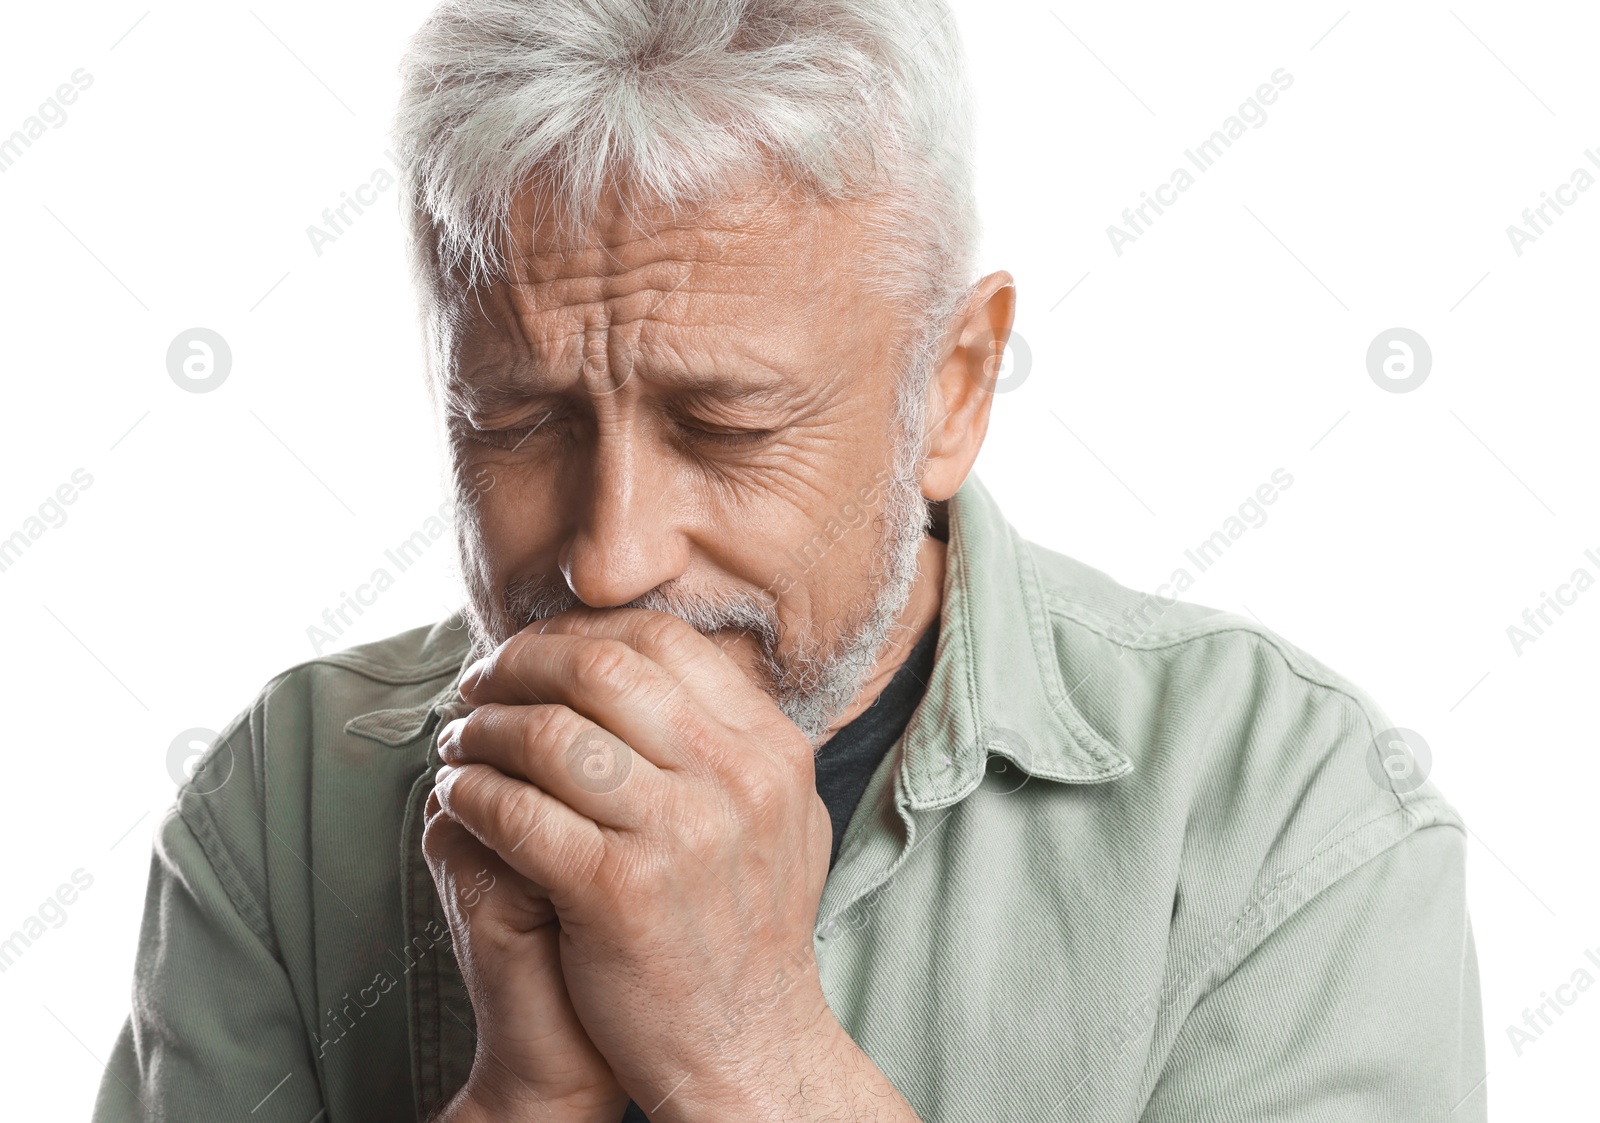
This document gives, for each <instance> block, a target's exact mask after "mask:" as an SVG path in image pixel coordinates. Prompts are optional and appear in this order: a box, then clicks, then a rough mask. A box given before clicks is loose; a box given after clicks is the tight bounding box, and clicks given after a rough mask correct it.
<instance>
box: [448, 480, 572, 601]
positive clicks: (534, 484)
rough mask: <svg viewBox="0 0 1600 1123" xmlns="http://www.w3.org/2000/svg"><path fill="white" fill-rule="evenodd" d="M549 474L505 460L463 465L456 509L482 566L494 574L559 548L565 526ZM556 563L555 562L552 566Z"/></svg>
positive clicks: (476, 558)
mask: <svg viewBox="0 0 1600 1123" xmlns="http://www.w3.org/2000/svg"><path fill="white" fill-rule="evenodd" d="M548 479H549V477H548V476H547V475H541V474H539V473H532V472H529V471H527V470H525V469H523V468H520V467H518V466H517V465H514V464H508V463H506V462H503V461H490V460H480V461H478V462H477V463H469V464H463V465H460V466H459V467H458V469H457V472H456V480H457V490H458V493H459V494H460V495H461V497H462V502H460V503H458V508H457V509H458V510H460V511H461V512H462V513H463V514H462V528H463V530H464V532H465V534H466V539H467V541H468V543H469V546H470V548H471V549H472V552H473V553H474V555H475V560H476V562H477V564H478V567H479V568H480V569H482V570H484V571H486V572H489V573H493V574H494V575H495V576H497V577H498V576H499V575H500V574H502V573H504V572H506V571H509V570H511V569H521V568H524V567H526V566H527V565H528V564H529V562H530V560H533V561H535V562H537V560H538V559H541V558H543V556H544V555H545V554H546V553H548V554H549V555H550V557H551V558H552V559H553V558H554V556H555V553H556V551H557V549H558V547H559V533H560V529H559V528H560V527H561V525H562V519H561V516H560V511H559V510H558V509H557V506H556V504H555V501H554V497H555V495H556V494H558V489H557V488H555V487H553V486H551V485H550V484H549V483H548V482H546V481H547V480H548ZM551 565H553V561H552V562H551Z"/></svg>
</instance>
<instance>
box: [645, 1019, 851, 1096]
mask: <svg viewBox="0 0 1600 1123" xmlns="http://www.w3.org/2000/svg"><path fill="white" fill-rule="evenodd" d="M818 997H819V1000H820V995H819V996H818ZM787 1025H788V1028H787V1029H785V1030H784V1031H781V1032H774V1033H772V1034H770V1035H763V1036H761V1037H758V1036H757V1035H755V1034H754V1033H751V1032H748V1031H747V1032H744V1033H742V1034H740V1035H739V1043H740V1047H739V1049H738V1051H737V1056H735V1055H732V1054H731V1053H722V1054H721V1055H720V1056H719V1057H718V1058H717V1060H716V1061H714V1062H710V1063H707V1064H705V1065H704V1066H700V1067H695V1068H691V1070H690V1071H689V1073H687V1074H686V1075H685V1076H684V1077H683V1079H682V1082H681V1083H680V1084H679V1085H678V1087H677V1088H675V1089H674V1090H673V1091H672V1093H671V1094H670V1095H668V1096H667V1098H666V1100H665V1101H664V1102H663V1103H662V1104H661V1106H660V1108H659V1109H658V1110H657V1111H655V1112H652V1113H651V1119H652V1120H655V1121H657V1123H697V1121H700V1120H705V1119H738V1120H740V1121H741V1123H780V1121H781V1123H799V1121H802V1120H812V1119H817V1120H823V1119H829V1120H831V1119H841V1118H855V1117H856V1116H854V1115H850V1114H846V1113H843V1109H844V1108H845V1107H846V1105H848V1104H849V1103H850V1101H851V1099H852V1098H853V1091H852V1085H854V1084H856V1083H857V1082H858V1074H859V1072H860V1070H861V1069H862V1067H863V1066H864V1067H866V1068H868V1069H871V1070H872V1071H873V1073H874V1074H876V1072H877V1070H876V1067H875V1066H874V1065H873V1064H872V1061H871V1060H870V1059H869V1058H868V1057H867V1056H866V1054H865V1053H863V1052H862V1051H861V1049H860V1047H859V1046H857V1045H856V1043H855V1041H854V1040H853V1039H852V1038H851V1037H850V1035H849V1034H848V1033H847V1032H846V1031H845V1029H844V1027H843V1026H842V1025H840V1024H839V1021H838V1019H837V1018H835V1017H834V1015H833V1011H832V1010H830V1009H829V1008H828V1006H827V1004H826V1002H825V1001H819V1003H818V1008H817V1010H816V1011H815V1012H814V1013H809V1014H808V1015H807V1016H806V1017H805V1018H804V1019H799V1020H791V1021H789V1022H788V1023H787ZM680 1071H681V1070H680ZM879 1078H880V1079H882V1078H881V1077H879Z"/></svg>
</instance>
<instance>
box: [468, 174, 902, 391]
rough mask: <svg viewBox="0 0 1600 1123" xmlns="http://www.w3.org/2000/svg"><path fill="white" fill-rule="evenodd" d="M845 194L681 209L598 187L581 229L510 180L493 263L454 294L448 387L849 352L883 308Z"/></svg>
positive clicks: (715, 369)
mask: <svg viewBox="0 0 1600 1123" xmlns="http://www.w3.org/2000/svg"><path fill="white" fill-rule="evenodd" d="M860 229H861V227H860V216H859V214H858V212H857V211H856V210H855V209H853V208H848V207H838V206H831V205H818V204H807V203H804V202H798V201H796V200H793V199H791V198H789V197H787V196H785V195H783V194H780V193H778V192H776V191H773V190H767V191H755V192H751V193H748V194H744V195H740V196H736V197H733V198H731V199H729V200H726V201H723V202H720V203H719V204H717V205H715V206H709V207H704V208H701V209H699V210H697V211H695V212H693V213H691V214H679V215H676V216H675V215H673V214H671V213H668V212H664V211H662V210H660V209H652V208H649V207H640V206H638V205H637V204H635V203H631V202H629V201H627V200H626V199H623V198H620V197H618V196H616V195H615V194H613V195H612V196H610V197H609V198H608V199H607V200H605V201H604V202H603V203H602V205H601V208H600V210H599V213H598V215H597V217H596V218H595V220H594V221H593V222H592V223H590V224H589V225H588V226H587V227H586V228H585V229H584V230H583V232H582V234H581V236H578V237H573V236H567V235H563V234H562V232H561V231H560V229H559V227H558V225H557V223H556V222H555V221H553V220H552V219H550V218H549V217H548V216H546V215H544V214H543V211H542V207H541V200H540V198H539V197H537V196H535V195H530V194H525V195H524V196H522V197H521V198H520V199H519V200H518V203H517V205H516V207H515V208H514V209H513V212H512V214H511V216H510V222H509V223H508V243H509V244H508V247H507V249H508V257H509V259H510V261H511V266H512V267H511V269H510V270H509V271H508V272H509V277H508V279H506V280H502V281H499V282H497V283H496V284H494V285H493V286H492V287H490V288H489V289H488V290H486V291H482V292H479V293H476V294H473V296H472V298H471V299H469V301H468V302H467V304H466V308H465V312H466V322H465V324H464V325H463V330H461V331H460V332H459V333H458V335H457V342H456V359H457V362H456V363H455V364H454V368H455V371H456V375H455V376H454V378H453V379H452V381H454V382H455V383H457V386H458V389H464V390H468V391H476V394H475V395H474V396H483V397H485V398H487V397H493V396H496V394H497V391H502V390H503V391H504V392H505V393H506V394H507V395H515V394H518V393H525V392H527V391H529V390H532V391H551V390H560V389H565V388H567V387H570V386H572V385H574V384H576V383H578V382H579V381H581V380H582V379H584V378H585V377H586V376H590V377H592V376H594V375H595V373H596V371H602V372H607V373H609V374H610V376H611V377H612V378H613V379H616V378H620V377H624V376H626V377H629V378H631V377H633V376H634V375H635V374H638V375H641V376H643V377H644V378H646V379H650V380H654V381H658V382H662V383H672V382H685V383H694V384H696V385H695V388H696V389H704V390H710V391H713V392H714V391H715V390H716V389H717V388H718V387H722V388H725V389H727V390H729V391H746V390H748V391H760V390H761V389H762V388H763V387H765V388H767V389H777V388H779V387H780V386H781V384H782V383H783V382H784V381H785V380H793V379H795V378H797V377H802V376H803V374H804V371H805V368H806V367H807V365H808V363H809V364H816V363H818V362H819V361H825V360H826V359H827V358H828V357H829V356H830V355H835V353H837V354H836V355H835V357H842V356H843V355H844V354H845V353H847V352H852V351H853V352H855V353H856V354H858V355H859V348H860V346H861V345H862V340H860V339H857V338H854V337H855V336H857V335H866V336H872V335H874V334H876V335H877V336H879V337H881V336H882V335H883V334H885V332H884V328H885V324H884V323H883V321H884V320H885V319H886V317H887V310H886V309H882V308H875V307H871V306H870V304H871V302H868V301H865V300H864V299H863V296H864V293H863V291H862V285H861V281H860V277H859V274H858V273H857V271H856V270H855V269H854V268H853V266H854V265H855V264H856V263H857V262H859V261H860V259H861V258H860V255H861V253H862V237H861V234H860Z"/></svg>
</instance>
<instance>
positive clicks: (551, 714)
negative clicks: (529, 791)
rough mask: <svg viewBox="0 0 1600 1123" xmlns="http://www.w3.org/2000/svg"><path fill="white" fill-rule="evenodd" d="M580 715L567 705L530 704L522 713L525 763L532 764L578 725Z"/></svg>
mask: <svg viewBox="0 0 1600 1123" xmlns="http://www.w3.org/2000/svg"><path fill="white" fill-rule="evenodd" d="M578 721H579V718H578V715H577V714H576V713H575V712H573V711H572V710H570V709H568V708H567V707H566V706H559V705H548V706H530V707H528V708H527V709H525V710H524V711H523V712H522V714H521V722H520V724H521V749H522V755H523V761H524V763H525V764H530V765H531V764H532V763H533V762H534V761H535V760H537V759H538V758H539V757H540V756H542V755H544V754H545V753H547V752H548V751H549V750H550V749H551V748H553V747H554V746H555V745H557V744H560V743H561V742H562V741H563V740H564V739H565V738H566V737H567V736H569V734H570V731H571V730H573V729H574V728H575V727H576V723H577V722H578Z"/></svg>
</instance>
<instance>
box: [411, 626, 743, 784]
mask: <svg viewBox="0 0 1600 1123" xmlns="http://www.w3.org/2000/svg"><path fill="white" fill-rule="evenodd" d="M482 667H483V670H482V672H481V674H480V675H479V677H478V678H477V679H476V680H475V681H474V682H473V685H472V687H471V689H470V691H463V696H464V697H466V698H467V699H468V700H469V701H470V702H472V703H473V704H474V705H478V706H482V705H486V704H488V703H490V702H499V703H505V704H509V705H524V706H526V705H545V706H551V707H556V706H562V707H566V708H569V709H571V710H574V711H576V712H577V713H579V714H582V715H583V716H584V717H585V718H587V719H589V721H591V722H593V723H594V724H596V725H598V726H600V727H601V728H602V729H606V730H609V731H610V732H612V733H614V734H616V735H617V736H618V737H620V738H622V740H623V741H625V742H626V743H628V744H629V745H631V746H633V747H634V748H635V749H637V750H638V751H639V752H640V753H642V754H644V755H645V756H646V757H648V758H649V759H650V760H651V761H653V762H654V763H656V764H658V765H660V766H662V767H674V766H679V765H682V764H683V763H684V762H685V761H686V760H688V759H691V758H693V757H694V755H695V750H696V747H697V746H700V745H703V744H704V743H706V742H707V741H708V740H709V738H708V736H707V734H709V733H711V732H713V731H716V730H723V729H726V726H724V725H722V723H721V722H720V720H719V719H718V718H717V717H716V715H717V714H718V713H719V712H721V710H722V708H720V707H713V706H710V705H708V704H707V703H705V702H704V701H703V700H700V699H697V698H695V697H694V696H693V692H692V691H690V690H687V689H684V687H685V685H686V683H685V682H683V681H680V680H677V679H674V678H673V677H672V676H671V675H669V674H668V673H667V672H666V671H665V670H664V669H663V668H662V667H661V666H660V664H658V663H656V662H655V661H654V660H653V659H651V658H649V657H648V656H647V655H644V654H642V653H641V652H639V651H637V650H635V649H634V648H632V647H629V646H628V645H627V644H626V643H625V642H623V641H622V640H619V639H612V638H591V637H587V636H573V635H546V636H541V635H539V634H538V633H536V632H525V633H522V634H521V635H519V636H518V637H516V638H515V639H513V640H511V641H509V642H508V643H507V644H506V645H504V646H503V647H502V648H501V649H500V650H499V651H497V652H496V653H495V655H494V656H493V657H491V658H490V659H489V660H488V661H487V662H486V663H485V664H482ZM442 732H443V731H442V730H441V733H442Z"/></svg>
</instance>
